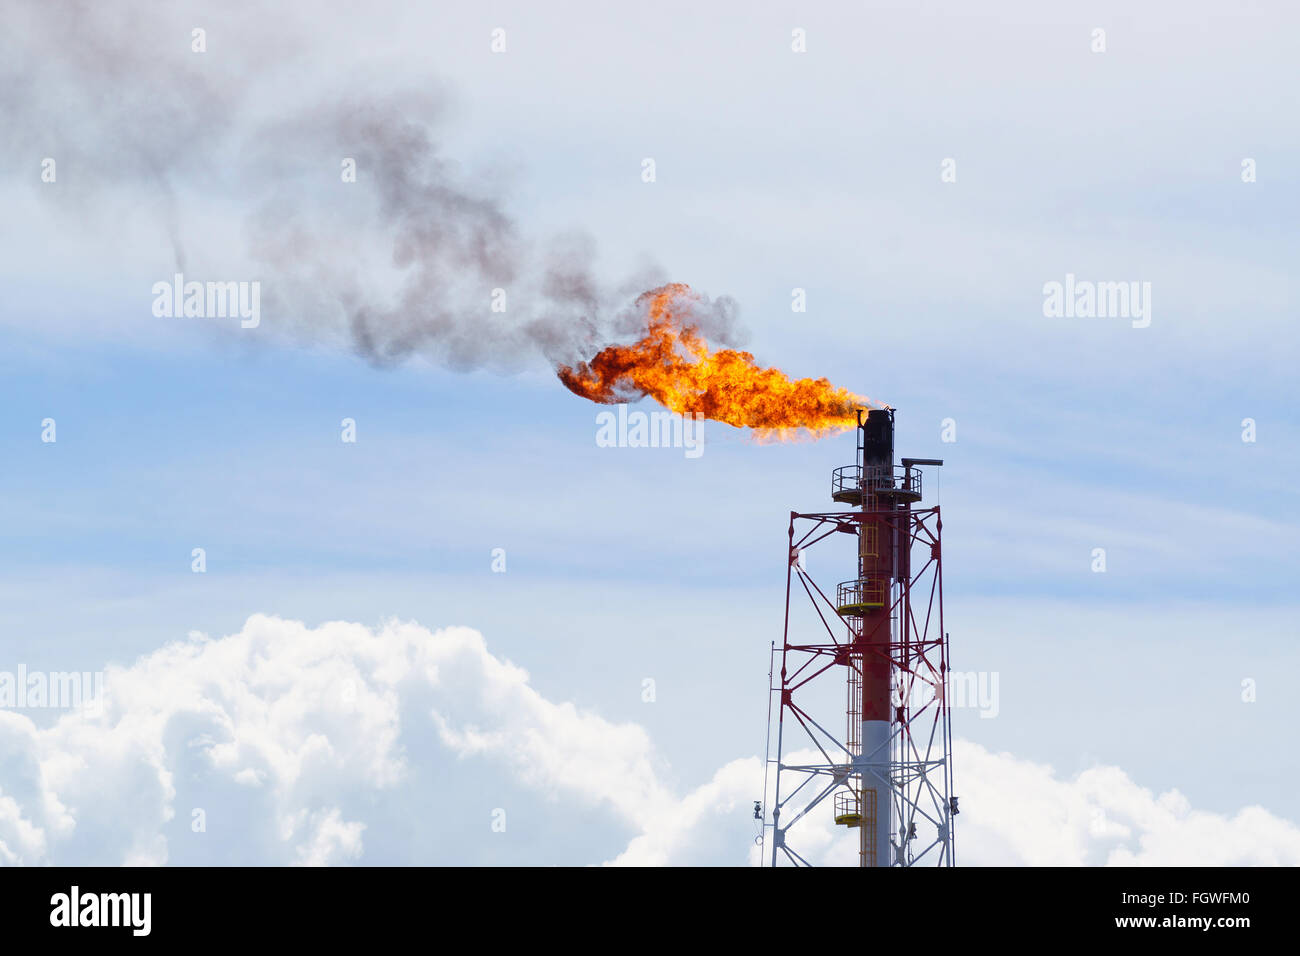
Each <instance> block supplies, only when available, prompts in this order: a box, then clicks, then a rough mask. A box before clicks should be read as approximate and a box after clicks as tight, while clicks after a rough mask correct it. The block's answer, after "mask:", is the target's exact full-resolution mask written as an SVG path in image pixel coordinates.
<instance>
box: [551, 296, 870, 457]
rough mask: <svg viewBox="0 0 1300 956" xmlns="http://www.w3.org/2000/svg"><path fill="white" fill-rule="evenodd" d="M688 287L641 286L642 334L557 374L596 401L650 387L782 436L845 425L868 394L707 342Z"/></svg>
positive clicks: (708, 413) (670, 403)
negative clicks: (646, 289) (770, 365)
mask: <svg viewBox="0 0 1300 956" xmlns="http://www.w3.org/2000/svg"><path fill="white" fill-rule="evenodd" d="M693 298H697V297H696V294H695V293H693V292H692V291H691V288H690V287H689V286H687V285H685V284H683V283H680V282H674V283H670V284H668V285H665V286H662V287H660V288H658V289H652V290H651V291H649V292H644V293H642V294H641V296H640V297H639V298H638V299H637V306H638V307H640V308H643V309H645V311H646V313H647V319H648V324H649V330H648V331H647V332H646V335H645V336H644V337H643V338H642V339H641V340H640V341H638V342H636V343H634V344H632V345H611V346H609V347H608V348H605V349H602V350H601V351H600V352H599V353H597V354H596V355H595V356H594V357H593V358H592V359H591V361H589V362H579V363H578V365H577V367H576V368H575V367H570V366H568V365H562V366H560V368H559V369H558V370H557V372H558V374H559V376H560V381H562V382H563V383H564V384H565V386H567V387H568V388H569V390H570V391H572V392H573V393H574V394H576V395H581V396H582V397H583V398H589V399H591V400H592V401H593V402H600V403H601V404H606V405H610V404H615V403H618V402H626V401H635V400H636V399H638V398H640V397H642V396H643V395H649V396H650V397H651V398H653V399H654V400H655V401H657V402H658V403H659V404H660V405H662V406H664V408H667V409H669V410H670V411H674V412H678V413H680V414H693V413H695V414H702V415H703V416H704V417H705V418H709V419H712V420H714V421H719V422H726V423H727V424H728V425H734V426H736V427H737V428H741V427H745V428H753V429H756V430H757V431H758V432H759V433H760V435H761V437H764V438H767V437H774V438H779V439H789V438H793V437H795V436H796V435H797V434H799V432H798V431H797V430H798V429H806V430H807V432H811V433H812V434H813V435H814V436H815V437H820V436H822V435H827V434H832V433H834V432H839V431H843V430H844V429H847V428H852V427H853V426H854V425H856V424H857V413H858V409H860V408H866V407H868V406H869V405H870V400H869V399H866V398H862V397H861V396H859V395H855V394H853V393H852V392H850V391H848V390H847V389H843V388H839V387H837V386H835V385H832V384H831V383H830V382H829V381H827V380H826V379H824V378H801V379H794V380H792V379H791V378H790V377H789V376H788V375H786V374H785V373H784V372H782V371H781V370H780V369H776V368H760V367H759V366H758V365H757V364H756V363H755V362H754V356H753V355H751V354H750V353H749V352H740V351H737V350H734V349H718V350H716V351H713V350H710V348H709V345H708V343H707V342H706V341H705V339H704V336H703V335H702V334H701V333H700V330H699V328H698V327H697V326H696V325H695V323H693V322H691V321H689V316H690V311H691V304H692V299H693Z"/></svg>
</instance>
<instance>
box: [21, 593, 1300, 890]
mask: <svg viewBox="0 0 1300 956" xmlns="http://www.w3.org/2000/svg"><path fill="white" fill-rule="evenodd" d="M105 687H106V689H107V694H106V699H105V700H104V702H103V706H102V708H101V709H100V710H99V711H98V712H95V711H93V710H92V711H88V712H80V711H76V712H68V713H65V714H63V715H62V716H61V717H60V718H59V719H58V720H57V721H55V722H54V723H52V724H50V725H48V726H38V725H37V724H35V723H33V721H32V720H30V719H29V718H28V717H27V716H25V715H24V714H22V713H18V712H13V711H0V863H5V864H41V863H62V864H109V865H112V864H122V863H127V864H160V863H167V862H172V863H176V862H242V863H275V864H337V863H347V862H367V863H384V862H390V860H389V859H388V857H387V855H386V848H388V847H391V846H393V845H394V839H397V840H398V841H406V842H409V841H410V840H411V839H413V838H415V837H417V836H418V835H419V834H420V833H421V831H422V830H427V828H429V827H431V826H432V825H433V823H432V821H433V820H434V816H433V815H431V814H430V813H429V812H427V811H428V808H429V807H431V806H433V805H434V804H435V803H436V801H435V799H434V797H435V796H436V794H435V793H433V792H432V791H433V790H434V789H445V788H461V789H463V790H465V789H467V790H472V789H473V788H474V783H473V780H474V777H473V773H474V769H475V768H485V767H489V768H495V770H497V771H498V772H503V773H506V774H508V775H509V777H510V778H511V779H512V780H513V781H515V782H516V783H517V784H518V785H519V786H521V787H524V788H527V789H528V790H529V791H530V792H535V793H539V794H542V795H545V796H547V797H554V798H559V799H556V800H553V801H551V802H550V804H549V806H550V807H551V810H550V812H553V813H557V814H558V813H564V812H569V813H577V814H579V815H581V818H582V819H584V820H585V819H592V820H596V819H599V820H602V821H605V823H606V824H607V826H606V827H605V829H599V828H593V831H592V833H593V835H592V838H591V841H590V845H589V846H588V847H586V848H585V849H586V851H587V852H588V854H589V857H588V859H589V862H600V861H601V860H606V861H608V862H611V863H616V864H627V865H665V864H679V865H691V864H722V865H732V864H734V865H741V864H745V863H752V862H754V861H755V860H756V859H757V857H758V850H757V848H756V847H755V845H754V836H755V834H756V832H757V831H756V826H757V824H756V822H755V821H754V820H753V819H752V814H751V812H750V806H751V802H752V801H753V800H754V799H755V798H756V797H757V796H758V795H759V794H760V793H761V791H762V779H763V768H762V762H761V761H760V760H759V759H757V758H754V757H748V758H740V759H736V760H732V761H729V762H727V763H725V764H724V765H723V766H722V767H721V768H720V769H719V770H718V771H717V772H716V773H715V774H714V775H713V778H712V779H711V780H708V781H706V782H704V783H702V784H701V785H699V786H698V787H696V788H695V789H693V790H689V791H687V792H685V793H681V792H678V791H677V790H676V789H675V788H674V787H672V786H671V785H670V784H669V783H667V782H666V781H667V780H668V779H669V773H668V768H667V766H666V763H665V761H664V760H663V759H662V757H661V756H660V755H659V754H658V753H657V752H656V750H655V748H654V746H653V743H652V742H651V740H650V738H649V736H648V735H647V734H646V732H645V731H644V730H643V729H642V728H641V727H639V726H637V725H635V724H627V723H623V724H619V723H614V722H611V721H608V720H605V719H604V718H602V717H600V716H599V715H597V714H594V713H591V712H589V711H585V710H582V709H580V708H577V707H575V706H574V705H572V704H570V703H556V702H553V701H550V700H547V699H546V698H544V697H543V696H542V695H541V694H539V693H538V692H537V691H536V690H535V689H534V688H533V687H532V686H531V685H530V683H529V680H528V675H527V673H526V672H525V671H523V670H522V669H520V668H519V667H516V666H515V665H513V664H511V663H509V662H508V661H505V660H502V659H501V658H498V657H496V656H495V655H493V654H492V653H490V652H489V650H488V649H487V646H486V643H485V641H484V639H483V637H482V636H481V635H480V634H479V633H477V632H476V631H473V630H470V629H468V628H446V629H442V630H437V631H431V630H428V629H426V628H424V627H421V626H419V625H417V624H413V623H397V622H393V623H390V624H387V625H384V626H382V627H378V628H374V629H372V628H367V627H364V626H362V625H359V624H350V623H343V622H333V623H328V624H324V625H322V626H320V627H317V628H308V627H307V626H305V625H303V624H301V623H299V622H296V621H286V620H281V619H278V618H272V617H266V616H263V615H255V616H253V617H251V618H249V619H248V621H247V622H246V624H245V625H244V627H243V628H242V629H241V630H240V631H239V632H238V633H237V634H232V635H230V636H227V637H223V638H220V639H216V640H213V639H208V638H206V637H204V636H202V635H192V636H191V637H190V638H189V639H188V640H186V641H181V642H177V643H174V644H170V645H167V646H166V647H163V648H160V649H159V650H157V651H155V652H153V653H152V654H149V655H148V656H146V657H144V658H142V659H140V660H138V661H137V662H135V663H134V664H133V665H131V666H129V667H123V668H115V669H111V670H110V671H109V672H108V673H107V674H106V678H105ZM957 759H958V768H959V774H958V783H959V792H960V793H961V795H962V809H963V813H962V816H961V818H960V824H961V825H960V826H959V829H958V840H959V860H960V861H961V862H963V863H967V864H982V863H989V864H997V863H1009V864H1031V865H1035V864H1067V865H1069V864H1102V863H1118V864H1130V863H1138V864H1144V863H1189V864H1190V863H1290V864H1297V863H1300V829H1297V828H1296V827H1295V826H1294V825H1293V824H1291V823H1289V822H1287V821H1285V820H1281V819H1279V818H1277V817H1275V816H1273V815H1271V814H1269V813H1268V812H1267V811H1265V810H1263V809H1261V808H1258V807H1248V808H1246V809H1243V810H1241V811H1240V812H1238V813H1236V814H1235V815H1232V816H1223V815H1218V814H1213V813H1205V812H1198V811H1194V810H1192V809H1191V808H1190V807H1189V806H1188V804H1187V801H1186V800H1185V799H1184V798H1183V797H1182V796H1180V795H1179V794H1178V793H1177V792H1169V793H1165V794H1160V795H1156V794H1153V793H1151V792H1149V791H1147V790H1144V789H1143V788H1141V787H1140V786H1138V785H1137V784H1136V783H1134V782H1133V781H1132V780H1130V779H1129V777H1128V776H1127V775H1126V774H1124V773H1123V772H1122V771H1120V770H1119V769H1117V768H1106V767H1102V768H1094V769H1092V770H1089V771H1087V772H1085V773H1083V774H1080V775H1078V776H1077V777H1075V778H1073V779H1063V778H1061V777H1059V776H1058V775H1056V774H1054V773H1053V771H1052V770H1051V768H1050V767H1046V766H1043V765H1039V764H1035V763H1032V762H1029V761H1024V760H1019V759H1017V758H1015V757H1012V756H1011V755H1008V754H994V753H991V752H989V751H987V750H984V749H983V748H981V747H979V746H978V745H975V744H970V743H960V744H959V747H958V753H957ZM434 763H437V764H438V765H439V766H438V768H437V772H436V773H434V774H433V775H430V773H428V772H427V771H428V769H429V768H428V766H425V765H426V764H434ZM431 781H432V782H431ZM395 794H396V795H399V796H400V797H401V799H392V797H393V795H395ZM484 800H486V801H488V802H487V803H485V804H484V805H483V807H482V814H481V815H480V816H479V817H478V819H479V823H480V824H481V825H482V826H483V827H484V828H486V821H487V819H488V813H489V810H490V806H489V804H490V798H488V797H484ZM575 808H576V809H575ZM819 809H820V808H819ZM196 811H200V812H201V817H202V819H203V821H204V826H205V829H204V830H203V832H201V833H196V832H195V829H194V827H193V825H192V824H193V822H194V820H195V819H196V816H195V815H196ZM475 812H476V813H477V812H478V811H477V810H476V811H475ZM593 812H594V815H593ZM828 813H829V808H827V813H818V812H817V811H814V813H813V814H811V815H810V816H809V818H807V820H806V822H805V823H803V824H801V825H800V827H801V830H803V832H802V833H801V834H800V835H799V837H798V840H799V841H801V842H800V846H801V852H802V853H803V855H805V856H806V857H807V858H809V859H811V860H813V861H815V862H826V863H833V862H839V863H847V862H851V861H852V859H853V858H854V856H855V848H854V845H853V843H852V841H851V839H849V837H850V836H851V835H850V834H846V833H844V832H842V831H837V830H836V828H834V826H833V825H832V824H831V823H830V820H829V816H828ZM541 829H542V830H543V831H544V830H545V828H544V827H543V828H541ZM611 834H612V835H611ZM619 834H622V835H621V836H620V835H619ZM395 835H396V836H395ZM543 837H544V834H543ZM792 839H793V838H792ZM426 842H427V845H429V846H430V847H431V850H430V854H429V857H428V858H427V859H422V860H417V861H416V862H429V863H455V862H461V860H460V859H458V857H457V854H456V852H455V851H454V850H450V849H447V850H444V851H443V852H439V846H438V841H437V839H436V838H435V839H433V840H432V841H426ZM556 849H558V847H557V846H555V845H553V844H548V843H547V841H546V840H545V839H544V838H542V839H539V840H537V841H535V842H534V843H533V844H532V849H531V852H533V853H535V854H536V858H535V859H532V860H531V862H535V863H539V864H545V863H549V862H552V856H551V854H552V852H553V851H555V850H556ZM407 862H409V860H407Z"/></svg>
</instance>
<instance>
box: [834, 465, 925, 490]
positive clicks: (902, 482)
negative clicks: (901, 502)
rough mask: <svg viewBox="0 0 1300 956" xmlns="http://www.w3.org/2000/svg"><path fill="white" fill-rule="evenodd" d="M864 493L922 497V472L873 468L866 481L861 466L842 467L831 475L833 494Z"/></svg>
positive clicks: (884, 466)
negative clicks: (907, 493)
mask: <svg viewBox="0 0 1300 956" xmlns="http://www.w3.org/2000/svg"><path fill="white" fill-rule="evenodd" d="M850 491H864V492H868V493H874V494H879V493H880V492H882V491H905V492H910V493H912V494H915V495H917V496H918V497H920V496H921V472H920V471H919V470H917V469H914V468H913V469H909V468H905V467H902V466H901V465H893V466H887V465H876V466H872V468H871V470H870V472H869V473H868V474H867V476H866V478H865V480H864V478H863V475H862V466H861V465H842V466H840V467H839V468H836V469H835V470H834V471H833V472H832V473H831V494H832V495H838V494H843V493H845V492H850Z"/></svg>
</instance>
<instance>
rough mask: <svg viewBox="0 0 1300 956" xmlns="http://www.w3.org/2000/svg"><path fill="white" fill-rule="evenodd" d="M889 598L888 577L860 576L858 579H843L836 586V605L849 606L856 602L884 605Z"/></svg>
mask: <svg viewBox="0 0 1300 956" xmlns="http://www.w3.org/2000/svg"><path fill="white" fill-rule="evenodd" d="M888 598H889V581H888V578H883V577H882V578H859V579H857V580H856V581H843V582H841V583H840V584H837V585H836V586H835V606H836V607H849V606H851V605H855V604H878V605H882V606H883V605H884V604H885V603H886V602H887V600H888Z"/></svg>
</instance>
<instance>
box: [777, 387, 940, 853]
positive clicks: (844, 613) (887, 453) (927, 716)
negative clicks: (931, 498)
mask: <svg viewBox="0 0 1300 956" xmlns="http://www.w3.org/2000/svg"><path fill="white" fill-rule="evenodd" d="M856 434H857V437H858V456H857V464H855V465H847V466H845V467H843V468H837V469H835V472H834V476H833V478H832V484H831V498H832V499H833V500H834V501H836V502H838V503H839V504H842V505H848V506H850V509H849V510H845V511H836V512H825V513H819V514H799V513H797V512H791V514H790V541H789V549H788V552H787V556H788V560H787V565H788V567H787V572H786V598H785V630H784V639H783V646H782V647H781V649H780V672H779V675H777V676H778V680H777V681H776V682H775V683H772V682H770V683H769V686H770V688H771V692H772V694H774V695H778V696H776V697H774V698H773V703H776V704H777V705H778V706H776V707H775V708H772V710H774V715H775V717H776V720H775V723H774V724H773V722H772V721H771V720H770V719H769V722H768V723H769V726H768V747H769V753H768V761H767V763H768V774H767V782H766V783H765V791H766V792H765V793H764V799H765V803H766V812H762V813H761V814H760V815H761V816H762V817H763V818H764V827H763V837H762V843H763V844H764V852H763V854H762V856H763V858H764V862H766V863H769V864H770V865H772V866H776V865H778V864H781V863H788V864H793V865H796V866H803V865H807V864H808V861H807V859H806V858H805V856H804V855H803V854H802V853H801V851H800V846H801V842H800V836H801V834H802V833H806V832H808V831H809V830H810V829H811V828H812V822H813V821H816V820H820V821H821V822H822V823H823V824H825V823H826V821H827V820H828V819H833V820H834V822H835V824H836V825H837V827H838V826H843V827H846V828H847V829H848V831H849V832H855V831H856V833H857V834H858V838H859V846H858V863H859V865H861V866H913V865H938V866H952V865H953V863H954V859H953V817H955V816H956V814H957V800H956V798H955V797H953V795H952V751H951V736H952V720H951V712H950V709H949V705H948V669H949V656H948V637H947V633H946V632H945V631H944V627H943V575H942V570H941V563H942V549H941V546H940V540H939V532H940V529H941V522H940V518H939V508H938V506H937V505H935V506H933V507H928V508H926V507H921V499H922V494H921V471H920V470H919V469H920V466H923V465H934V466H938V465H941V464H943V462H941V461H936V460H933V459H913V458H904V459H902V463H901V465H897V466H896V465H895V464H894V410H893V409H888V408H886V409H871V410H870V411H868V412H867V413H866V414H865V415H863V414H862V413H859V422H858V428H857V431H856ZM841 534H843V535H850V536H852V538H853V539H854V541H855V543H856V547H855V549H854V550H855V551H856V553H857V575H856V577H854V578H853V579H852V580H849V581H845V582H843V583H841V584H839V585H838V586H837V587H836V588H835V590H834V593H833V594H832V593H830V589H829V588H823V587H821V586H819V585H818V584H817V583H816V582H815V581H814V580H813V576H812V572H811V569H814V568H816V569H820V568H821V567H822V566H825V565H826V564H828V563H829V562H827V561H823V560H821V558H822V557H823V555H825V554H828V553H829V552H830V551H831V550H832V549H831V548H830V547H829V546H827V547H824V548H823V549H822V550H821V552H810V549H813V548H814V546H815V545H818V544H821V543H822V542H825V541H828V540H830V541H839V542H844V540H845V539H844V538H841V537H839V536H840V535H841ZM845 560H847V556H846V557H845ZM804 598H806V599H807V601H806V602H805V600H804ZM846 690H847V694H846ZM846 700H847V705H845V701H846ZM841 707H843V709H844V710H845V711H846V714H845V718H840V717H839V716H838V713H836V714H831V713H830V712H829V711H830V710H831V709H834V710H835V711H837V712H838V711H839V710H840V709H841ZM773 731H775V742H776V756H775V759H773V758H772V756H771V744H772V738H773ZM823 815H824V816H823ZM801 828H802V829H801ZM809 836H810V837H812V839H813V840H815V841H817V842H818V843H821V844H824V842H825V834H824V832H823V833H820V834H817V835H815V836H813V835H812V834H809ZM810 842H811V841H810Z"/></svg>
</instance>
